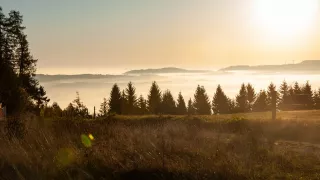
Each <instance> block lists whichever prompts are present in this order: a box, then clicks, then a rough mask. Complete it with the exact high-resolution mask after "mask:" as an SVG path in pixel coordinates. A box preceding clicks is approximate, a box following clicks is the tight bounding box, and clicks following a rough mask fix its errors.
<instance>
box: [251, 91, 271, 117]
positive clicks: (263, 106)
mask: <svg viewBox="0 0 320 180" xmlns="http://www.w3.org/2000/svg"><path fill="white" fill-rule="evenodd" d="M267 102H268V95H267V92H266V91H265V90H263V91H260V93H259V94H258V96H257V99H256V101H255V102H254V104H253V111H255V112H261V111H267V110H268V103H267Z"/></svg>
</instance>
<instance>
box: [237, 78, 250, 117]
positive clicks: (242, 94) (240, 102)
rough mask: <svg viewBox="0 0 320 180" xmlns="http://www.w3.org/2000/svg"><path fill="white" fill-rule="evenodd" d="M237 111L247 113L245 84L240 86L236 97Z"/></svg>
mask: <svg viewBox="0 0 320 180" xmlns="http://www.w3.org/2000/svg"><path fill="white" fill-rule="evenodd" d="M236 104H237V111H238V112H241V113H244V112H247V111H248V107H249V103H248V92H247V88H246V86H245V84H242V85H241V88H240V91H239V94H238V95H237V96H236Z"/></svg>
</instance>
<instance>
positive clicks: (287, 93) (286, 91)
mask: <svg viewBox="0 0 320 180" xmlns="http://www.w3.org/2000/svg"><path fill="white" fill-rule="evenodd" d="M292 91H293V90H290V87H289V86H288V84H287V82H286V81H283V82H282V84H281V85H280V91H279V92H280V99H281V101H280V103H279V106H280V107H281V109H288V106H289V105H290V104H292V96H291V92H292Z"/></svg>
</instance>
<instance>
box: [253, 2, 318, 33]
mask: <svg viewBox="0 0 320 180" xmlns="http://www.w3.org/2000/svg"><path fill="white" fill-rule="evenodd" d="M318 6H319V0H256V1H255V5H254V11H255V13H254V21H255V22H256V23H257V24H258V27H259V28H261V29H262V31H263V32H264V33H265V34H266V35H268V36H270V37H273V38H288V37H289V38H292V37H294V36H297V35H301V34H303V33H307V31H308V30H309V29H310V28H311V26H312V25H313V24H314V23H315V22H316V17H317V13H318V9H319V7H318Z"/></svg>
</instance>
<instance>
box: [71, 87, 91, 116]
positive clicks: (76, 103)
mask: <svg viewBox="0 0 320 180" xmlns="http://www.w3.org/2000/svg"><path fill="white" fill-rule="evenodd" d="M73 107H74V108H75V115H76V116H79V117H87V116H88V108H87V107H86V106H85V105H84V104H83V102H82V101H81V99H80V95H79V92H77V96H76V99H75V100H73Z"/></svg>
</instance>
